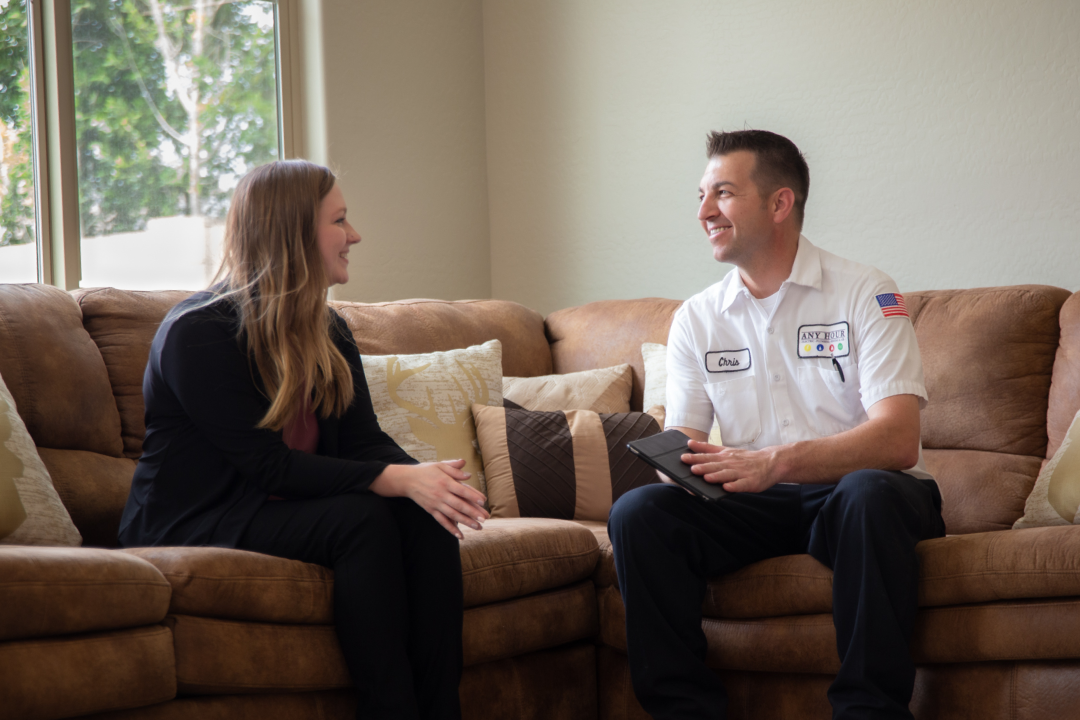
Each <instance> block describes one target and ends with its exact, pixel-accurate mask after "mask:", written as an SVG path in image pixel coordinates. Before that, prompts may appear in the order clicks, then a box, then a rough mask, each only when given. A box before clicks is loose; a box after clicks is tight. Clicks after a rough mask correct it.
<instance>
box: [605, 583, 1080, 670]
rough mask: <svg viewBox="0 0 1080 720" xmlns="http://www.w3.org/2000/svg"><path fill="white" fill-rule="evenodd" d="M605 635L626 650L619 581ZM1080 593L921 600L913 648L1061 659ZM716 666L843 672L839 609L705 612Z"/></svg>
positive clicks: (1077, 645)
mask: <svg viewBox="0 0 1080 720" xmlns="http://www.w3.org/2000/svg"><path fill="white" fill-rule="evenodd" d="M598 599H599V604H600V639H601V642H603V643H604V644H605V645H607V646H608V647H612V648H614V649H616V650H620V651H622V652H626V631H625V627H626V611H625V608H624V607H623V604H622V600H621V599H620V598H619V597H618V592H617V590H616V589H615V588H613V587H611V588H605V589H603V590H601V591H599V593H598ZM1077 612H1080V600H1078V599H1076V598H1066V599H1062V600H1023V601H1003V602H996V603H983V604H975V605H958V606H951V607H933V608H921V609H920V610H919V613H918V615H917V616H916V619H915V634H914V637H913V639H912V643H911V652H912V656H913V657H914V659H915V661H916V662H917V663H920V664H922V663H954V662H957V663H958V662H993V661H1000V660H1053V659H1059V658H1075V657H1077V656H1078V655H1080V624H1078V623H1076V622H1075V617H1076V613H1077ZM701 625H702V629H703V630H704V631H705V637H706V639H707V640H708V647H709V649H708V656H707V662H708V664H709V665H710V667H713V668H724V669H729V670H752V671H757V672H802V673H835V672H837V671H838V670H839V669H840V659H839V656H838V655H837V651H836V632H835V629H834V627H833V620H832V614H831V613H823V614H817V615H787V616H782V617H767V618H756V619H749V618H748V619H730V618H704V619H703V620H702V623H701Z"/></svg>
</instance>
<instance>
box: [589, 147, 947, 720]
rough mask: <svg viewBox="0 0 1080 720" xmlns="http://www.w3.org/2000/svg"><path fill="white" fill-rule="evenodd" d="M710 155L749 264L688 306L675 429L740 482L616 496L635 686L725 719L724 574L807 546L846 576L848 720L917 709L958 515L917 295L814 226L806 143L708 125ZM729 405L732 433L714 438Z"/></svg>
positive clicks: (710, 474) (711, 190)
mask: <svg viewBox="0 0 1080 720" xmlns="http://www.w3.org/2000/svg"><path fill="white" fill-rule="evenodd" d="M707 154H708V157H709V163H708V165H707V167H706V169H705V176H704V177H703V179H702V183H701V188H700V196H701V206H700V209H699V211H698V218H699V219H700V221H701V224H702V227H703V228H704V229H705V232H706V233H707V234H708V236H709V242H710V244H711V245H712V248H713V257H714V258H715V259H716V260H718V261H721V262H726V263H731V264H732V265H734V266H735V269H734V270H732V271H731V272H730V273H728V275H727V276H726V277H725V278H724V279H723V280H722V281H721V282H719V283H717V284H716V285H713V286H712V287H710V288H708V289H706V290H705V291H703V292H701V293H699V294H698V295H695V296H694V297H692V298H690V299H689V300H687V301H686V302H685V303H684V304H683V305H682V306H681V307H680V308H679V311H678V312H677V313H676V315H675V318H674V320H673V322H672V326H671V331H670V335H669V339H668V387H667V426H668V427H669V428H670V427H675V428H678V429H680V430H682V431H683V432H684V433H686V434H687V435H689V436H690V438H691V441H690V443H689V447H688V452H687V454H686V455H684V456H683V461H684V462H686V463H687V464H689V465H691V466H692V468H693V472H695V473H697V474H699V475H702V476H703V477H704V478H705V479H706V480H707V481H709V482H714V483H720V484H722V485H723V487H724V489H725V490H727V491H729V492H730V493H731V495H728V496H727V497H725V498H722V499H721V500H719V501H716V502H707V501H704V500H702V499H700V498H698V497H696V496H693V495H690V494H689V493H687V492H685V491H683V490H682V489H681V488H679V487H677V486H674V485H670V484H666V485H665V484H657V485H651V486H646V487H643V488H638V489H637V490H634V491H631V492H629V493H627V494H625V495H623V496H622V497H621V498H620V499H619V501H618V502H617V503H616V504H615V506H614V507H613V508H612V510H611V517H610V520H609V523H608V529H609V533H610V537H611V542H612V546H613V549H614V554H615V566H616V570H617V572H618V577H619V588H620V591H621V593H622V597H623V602H624V604H625V606H626V634H627V650H628V654H629V661H630V671H631V678H632V680H633V683H634V690H635V692H636V694H637V696H638V699H639V700H640V701H641V703H642V705H643V707H644V708H645V709H646V710H647V711H648V712H649V713H650V714H652V715H653V717H655V718H658V719H660V718H679V719H680V720H683V719H688V718H723V717H725V711H726V702H727V699H726V698H727V696H726V692H725V690H724V688H723V685H722V683H721V682H720V680H719V678H718V677H717V676H716V675H715V674H714V673H713V672H712V671H711V670H709V669H708V668H707V667H706V666H705V651H706V640H705V635H704V633H703V631H702V628H701V604H702V600H703V598H704V592H705V582H706V580H707V579H708V578H710V577H715V576H717V575H722V574H724V573H728V572H732V571H734V570H737V569H738V568H740V567H743V566H745V565H748V564H750V563H753V562H757V561H759V560H763V559H765V558H769V557H776V556H779V555H789V554H796V553H807V552H808V553H810V554H811V555H812V556H813V557H815V558H816V559H817V560H819V561H820V562H822V563H823V564H825V565H826V566H828V567H830V568H832V570H833V620H834V624H835V626H836V639H837V650H838V652H839V655H840V659H841V669H840V672H839V673H838V675H837V678H836V681H835V682H834V683H833V684H832V686H831V687H830V689H829V700H830V702H831V703H832V706H833V712H834V715H833V717H834V718H836V719H837V720H841V719H844V720H846V719H848V718H904V719H905V720H910V718H911V717H912V715H911V713H910V712H909V711H908V709H907V706H908V703H909V702H910V699H911V693H912V689H913V687H914V681H915V666H914V664H913V662H912V660H911V658H910V653H909V651H908V642H909V640H910V637H911V633H912V630H913V627H914V618H915V610H916V606H917V595H918V592H917V588H918V557H917V555H916V553H915V545H916V543H918V542H919V541H920V540H924V539H927V538H931V537H940V536H942V535H944V533H945V526H944V523H943V521H942V519H941V496H940V494H939V492H938V489H937V485H936V483H934V480H933V478H932V477H931V476H930V474H929V473H927V472H926V468H925V466H924V465H923V462H922V450H921V445H920V440H919V410H920V408H921V407H922V406H923V405H925V403H926V388H925V386H924V383H923V374H922V363H921V360H920V357H919V348H918V345H917V344H916V341H915V333H914V329H913V328H912V325H911V321H910V318H909V317H908V313H907V310H906V308H905V306H904V300H903V297H902V296H901V295H900V293H899V292H898V291H897V288H896V285H895V283H893V281H892V280H891V279H890V278H889V277H888V276H886V275H885V274H884V273H881V272H880V271H878V270H875V269H874V268H871V267H868V266H865V265H860V264H858V263H854V262H851V261H848V260H844V259H842V258H839V257H837V256H835V255H832V254H831V253H828V252H825V251H824V250H820V249H818V248H816V247H815V246H813V245H812V244H811V243H810V241H809V240H807V239H806V238H805V237H803V236H802V235H801V228H802V219H803V208H804V207H805V203H806V196H807V192H808V190H809V184H810V175H809V170H808V168H807V166H806V162H805V160H804V159H803V157H802V154H801V153H800V152H799V150H798V148H797V147H795V145H794V143H792V142H791V141H790V140H788V139H787V138H784V137H782V136H780V135H776V134H774V133H769V132H765V131H761V130H743V131H737V132H731V133H710V135H709V137H708V141H707ZM714 415H715V417H716V419H717V421H718V423H719V426H720V430H721V436H722V438H723V442H724V446H723V447H718V446H714V445H710V444H708V443H707V442H706V440H707V439H708V432H709V428H710V425H711V424H712V421H713V417H714Z"/></svg>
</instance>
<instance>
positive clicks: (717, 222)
mask: <svg viewBox="0 0 1080 720" xmlns="http://www.w3.org/2000/svg"><path fill="white" fill-rule="evenodd" d="M756 162H757V160H756V158H755V157H754V154H753V153H752V152H749V151H746V150H740V151H738V152H733V153H730V154H728V155H719V156H717V157H714V158H712V159H711V160H709V164H708V165H707V166H706V167H705V176H704V177H703V178H702V179H701V187H700V188H699V190H698V191H699V199H700V201H701V206H700V207H699V208H698V220H700V221H701V227H702V228H704V229H705V232H706V234H708V236H709V244H711V245H712V248H713V257H714V258H716V260H717V261H718V262H725V263H731V264H733V265H736V266H739V267H742V266H744V265H746V264H748V262H749V261H750V259H751V258H753V256H754V254H755V253H756V252H758V251H759V250H762V249H763V246H764V244H765V242H766V240H767V239H768V237H769V234H770V232H771V231H772V227H773V221H772V216H771V214H770V212H769V209H768V207H767V205H766V198H764V197H762V196H761V193H760V191H759V190H758V186H757V184H756V183H755V182H754V181H753V180H752V179H751V175H753V172H754V165H755V163H756Z"/></svg>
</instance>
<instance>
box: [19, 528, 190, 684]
mask: <svg viewBox="0 0 1080 720" xmlns="http://www.w3.org/2000/svg"><path fill="white" fill-rule="evenodd" d="M169 595H170V588H169V583H168V582H166V580H165V578H164V577H162V575H161V573H160V572H158V571H157V569H156V568H155V567H154V566H153V565H151V564H150V563H148V562H144V561H143V560H140V559H139V558H135V557H131V556H130V555H125V554H123V553H119V552H115V551H111V550H98V549H92V548H43V547H5V548H2V549H0V608H3V611H2V612H0V640H12V639H18V638H41V637H47V636H52V635H66V634H70V633H85V632H94V631H99V630H114V629H120V628H130V627H138V626H140V625H150V624H152V623H159V622H161V621H162V620H163V619H164V617H165V613H167V612H168V609H169ZM0 674H2V673H0Z"/></svg>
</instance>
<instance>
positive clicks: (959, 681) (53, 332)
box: [0, 285, 1080, 720]
mask: <svg viewBox="0 0 1080 720" xmlns="http://www.w3.org/2000/svg"><path fill="white" fill-rule="evenodd" d="M183 296H184V294H183V293H140V292H126V291H120V290H112V289H99V290H81V291H76V292H74V293H71V294H69V293H65V292H62V291H60V290H57V289H55V288H50V287H46V286H41V285H0V376H2V377H3V378H4V380H5V382H6V383H7V385H8V387H9V389H10V390H11V392H12V394H13V396H14V398H15V401H16V404H17V406H18V409H19V412H20V415H21V416H22V418H23V420H24V421H25V422H26V425H27V427H28V429H29V431H30V433H31V435H32V436H33V438H34V440H35V442H36V444H37V445H38V446H39V452H40V454H41V456H42V459H43V460H44V462H45V464H46V465H47V467H48V469H49V471H50V473H51V474H52V477H53V480H54V483H55V485H56V487H57V490H58V492H59V493H60V495H61V497H62V499H63V500H64V503H65V505H66V507H67V508H68V510H69V511H70V513H71V515H72V518H73V520H74V522H75V524H76V525H77V526H78V528H79V530H80V531H81V532H82V534H83V537H84V544H85V545H88V546H98V547H83V548H71V549H61V548H18V547H11V546H0V717H3V718H65V717H75V716H92V717H96V718H110V719H116V720H119V719H120V718H161V719H169V720H171V719H173V718H177V719H179V718H259V720H275V719H276V718H290V719H292V718H298V719H303V718H347V717H351V714H352V707H351V693H350V691H349V689H348V688H349V679H348V676H347V673H346V671H345V667H344V664H343V662H342V660H341V657H340V651H339V649H338V647H337V644H336V640H335V638H334V634H333V630H332V625H331V624H332V622H333V613H332V606H331V602H330V587H331V583H332V581H333V578H332V573H330V572H329V571H327V570H326V569H324V568H321V567H317V566H313V565H307V564H304V563H299V562H294V561H288V560H282V559H279V558H273V557H268V556H263V555H258V554H254V553H247V552H241V551H234V550H223V549H218V548H146V549H132V550H126V551H118V550H113V549H105V548H110V547H114V546H115V535H116V528H117V525H118V522H119V517H120V512H121V509H122V507H123V503H124V500H125V499H126V495H127V487H128V484H129V483H130V478H131V473H132V471H133V469H134V464H135V459H136V458H137V457H138V455H139V452H140V447H141V441H142V435H143V418H142V397H141V380H142V370H143V367H144V365H145V362H146V357H147V354H148V349H149V343H150V340H151V338H152V337H153V333H154V331H155V329H156V326H157V324H158V323H159V322H160V320H161V318H162V317H163V316H164V314H165V312H166V311H167V309H168V308H169V307H170V306H171V305H172V304H174V303H175V302H176V301H178V300H179V299H180V298H181V297H183ZM907 300H908V307H909V309H910V311H911V315H912V319H913V322H914V323H915V328H916V332H917V334H918V337H919V342H920V345H921V347H922V350H923V357H924V363H925V368H926V375H927V385H928V389H929V392H930V396H931V402H930V404H929V406H928V407H927V408H926V410H925V411H924V412H923V443H924V447H925V449H926V453H925V454H926V459H927V462H928V464H929V466H930V469H931V471H932V472H934V473H935V474H936V476H937V477H938V479H939V484H940V485H941V490H942V494H943V496H944V499H945V509H944V514H945V519H946V523H947V526H948V529H949V532H950V534H951V535H950V537H946V538H941V539H938V540H932V541H928V542H925V543H923V544H922V545H920V548H919V550H920V555H921V558H922V580H921V586H920V604H921V606H922V608H921V609H920V613H919V620H918V628H917V631H916V637H915V639H914V641H913V645H912V647H913V652H914V653H915V656H916V658H917V660H918V662H919V675H918V679H917V684H916V692H915V697H914V699H913V702H912V708H913V710H914V711H915V715H916V717H917V718H919V719H920V720H937V719H941V720H945V719H954V718H955V719H959V718H980V719H984V718H985V719H991V720H993V719H996V718H1011V719H1016V720H1029V719H1030V720H1034V719H1035V718H1066V717H1080V528H1076V527H1056V528H1042V529H1033V530H1011V529H1009V528H1010V527H1011V525H1012V523H1013V521H1015V520H1016V519H1017V518H1018V517H1019V516H1020V515H1021V514H1022V512H1023V507H1024V500H1025V498H1026V496H1027V493H1028V491H1029V490H1030V488H1031V486H1032V484H1033V483H1034V480H1035V477H1036V475H1037V474H1038V472H1039V469H1040V467H1041V465H1042V463H1043V462H1045V459H1046V458H1047V457H1049V456H1050V455H1052V453H1053V452H1054V450H1056V448H1057V446H1058V444H1059V443H1060V442H1061V439H1062V437H1063V435H1064V433H1065V430H1066V429H1067V428H1068V426H1069V423H1070V422H1071V420H1072V417H1073V415H1074V414H1075V413H1076V411H1077V410H1078V409H1080V294H1077V295H1074V296H1070V295H1069V293H1068V292H1067V291H1064V290H1060V289H1057V288H1049V287H1044V286H1018V287H1008V288H988V289H979V290H964V291H935V292H925V293H912V294H909V295H908V296H907ZM336 306H337V308H338V309H339V311H340V312H341V313H342V314H343V315H344V317H345V318H346V320H347V321H348V323H349V325H350V327H351V328H352V330H353V332H354V334H355V335H356V338H357V342H358V344H359V345H360V350H361V352H363V353H369V354H384V353H391V352H394V353H410V352H428V351H432V350H446V349H451V348H455V347H464V346H467V345H471V344H476V343H479V342H483V341H485V340H489V339H491V338H493V337H494V338H498V339H499V340H501V341H502V344H503V351H504V358H503V366H504V374H506V375H517V376H534V375H542V374H548V373H551V372H571V371H575V370H583V369H589V368H596V367H604V366H609V365H614V364H618V363H622V362H629V363H631V364H632V365H633V366H634V393H633V398H632V406H633V407H634V408H635V409H640V408H641V397H642V381H643V366H642V360H641V356H640V346H641V343H642V342H665V341H666V337H667V329H668V325H669V323H670V320H671V316H672V314H673V312H674V311H675V309H676V307H677V306H678V303H677V302H675V301H671V300H660V299H645V300H632V301H605V302H598V303H591V304H589V305H585V306H582V307H578V308H569V309H566V310H562V311H559V312H556V313H553V314H552V315H551V316H549V317H548V318H547V319H546V320H545V319H544V318H541V317H540V316H539V315H538V314H536V313H534V312H532V311H530V310H528V309H526V308H523V307H521V306H519V305H516V304H514V303H509V302H503V301H493V300H492V301H463V302H442V301H435V300H411V301H404V302H400V303H382V304H377V305H361V304H352V303H337V304H336ZM1059 328H1060V330H1059ZM465 533H466V538H465V540H464V541H463V543H462V565H463V569H464V574H465V607H466V613H465V629H464V651H465V665H466V669H465V674H464V677H463V680H462V687H461V696H462V704H463V710H464V714H465V717H466V718H567V719H577V718H582V719H584V718H604V719H610V720H615V719H623V718H639V717H645V715H644V713H643V712H642V710H641V708H640V706H638V704H637V703H636V701H635V700H634V697H633V692H632V690H631V688H630V685H629V678H628V676H627V670H626V659H625V637H624V634H623V608H622V603H621V600H620V598H619V593H618V588H617V584H616V581H615V572H614V567H613V564H612V561H611V551H610V544H609V543H608V542H607V538H606V530H605V528H604V526H603V524H602V523H573V522H566V521H558V520H541V519H505V520H492V521H490V522H488V523H487V524H486V527H485V529H484V530H483V531H480V532H474V531H470V530H466V531H465ZM831 583H832V577H831V573H830V572H829V571H828V570H827V569H826V568H824V567H823V566H821V565H820V564H818V563H817V562H816V561H814V560H812V559H811V558H809V557H808V556H790V557H783V558H776V559H773V560H770V561H766V562H762V563H758V564H756V565H753V566H750V567H748V568H745V569H744V570H742V571H740V572H738V573H735V574H732V575H729V576H726V577H723V578H718V579H716V580H714V581H713V582H711V583H710V584H709V588H708V593H707V597H706V599H705V603H704V608H703V609H704V615H705V620H704V627H705V630H706V634H707V636H708V638H709V648H710V649H709V662H710V664H711V665H712V666H713V667H714V668H716V670H717V672H719V673H721V674H722V675H723V676H724V677H725V679H726V681H727V684H728V688H729V690H730V692H731V700H732V702H731V707H730V717H732V718H755V719H762V718H764V719H770V718H777V719H779V718H793V717H798V718H828V717H830V710H829V707H828V704H827V701H826V698H825V689H826V688H827V686H828V684H829V682H830V679H831V674H832V673H834V672H835V671H836V668H837V665H838V660H837V657H836V650H835V642H834V635H833V627H832V619H831V614H830V612H831Z"/></svg>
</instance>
